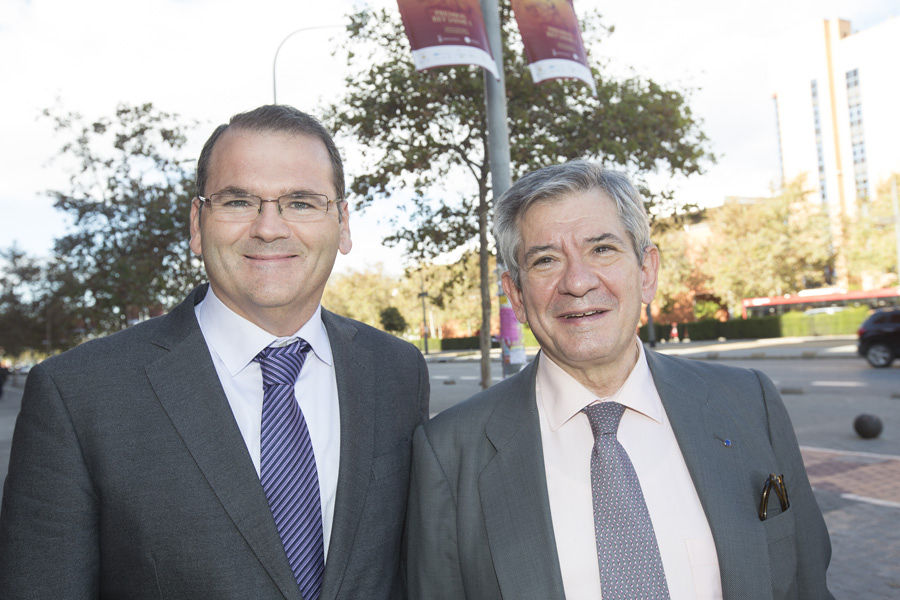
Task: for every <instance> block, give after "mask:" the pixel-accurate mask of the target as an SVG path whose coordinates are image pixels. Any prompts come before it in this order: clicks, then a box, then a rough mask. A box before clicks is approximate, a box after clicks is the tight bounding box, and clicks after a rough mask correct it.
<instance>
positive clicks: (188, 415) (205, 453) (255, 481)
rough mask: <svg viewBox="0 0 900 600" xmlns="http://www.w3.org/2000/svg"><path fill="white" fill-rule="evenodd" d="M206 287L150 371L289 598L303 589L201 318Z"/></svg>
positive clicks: (163, 340) (191, 447)
mask: <svg viewBox="0 0 900 600" xmlns="http://www.w3.org/2000/svg"><path fill="white" fill-rule="evenodd" d="M205 293H206V288H205V286H204V287H200V288H197V289H196V290H194V292H193V293H192V294H191V295H190V296H189V297H188V299H187V300H185V301H184V302H182V303H181V305H179V306H178V307H177V308H175V310H173V311H172V312H171V313H169V314H168V315H167V316H165V317H163V319H166V323H165V325H164V327H163V328H161V329H162V330H161V332H160V335H159V336H158V338H157V339H156V340H155V341H154V343H155V344H156V345H158V346H160V347H163V348H165V349H167V350H169V352H168V354H166V355H164V356H163V357H162V358H160V359H159V360H157V361H155V362H153V363H151V364H149V365H147V367H146V373H147V377H148V379H149V380H150V385H151V386H152V387H153V390H154V391H155V392H156V395H157V397H158V398H159V402H160V404H162V406H163V409H164V410H165V411H166V414H167V415H168V416H169V419H170V420H171V421H172V425H173V426H174V427H175V429H176V430H177V432H178V434H179V435H180V436H181V439H182V440H183V442H184V444H185V446H187V449H188V452H190V454H191V456H192V457H193V459H194V461H195V462H196V463H197V466H198V467H199V469H200V471H201V472H202V473H203V476H204V477H205V478H206V481H207V482H208V483H209V486H210V487H211V488H212V489H213V492H214V493H215V494H216V496H217V497H218V499H219V501H220V502H221V503H222V506H223V507H224V509H225V511H226V512H227V513H228V516H229V517H230V518H231V520H232V522H233V523H234V525H235V527H236V528H237V529H238V530H239V531H240V532H241V535H242V536H243V537H244V539H245V540H246V541H247V544H248V545H249V546H250V548H251V549H252V550H253V552H254V553H255V554H256V556H257V558H258V559H259V561H260V562H261V563H262V565H263V566H264V567H265V569H266V570H267V571H268V573H269V576H270V577H271V578H272V580H273V581H274V582H275V584H276V585H277V586H278V588H279V589H280V590H281V593H282V594H284V596H285V598H299V591H298V589H297V584H296V582H295V581H294V577H293V574H292V573H291V569H290V565H289V564H288V562H287V558H286V556H285V553H284V548H283V547H282V545H281V539H280V538H279V536H278V531H277V530H276V528H275V522H274V520H273V519H272V513H271V512H270V510H269V505H268V503H267V502H266V497H265V493H264V492H263V489H262V486H261V485H260V483H259V477H258V476H257V474H256V470H255V469H254V467H253V463H252V461H251V460H250V455H249V453H248V452H247V448H246V445H245V443H244V439H243V437H242V436H241V433H240V430H239V429H238V427H237V423H236V422H235V420H234V415H233V414H232V412H231V408H230V406H229V405H228V400H227V399H226V397H225V392H224V391H223V390H222V385H221V383H220V382H219V378H218V375H217V374H216V370H215V366H214V365H213V363H212V358H211V357H210V354H209V349H208V348H207V346H206V341H205V340H204V339H203V334H202V333H201V332H200V327H199V325H198V324H197V320H196V317H195V315H194V305H195V304H196V303H197V302H199V301H200V299H202V298H203V296H204V295H205Z"/></svg>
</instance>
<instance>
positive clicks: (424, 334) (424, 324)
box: [419, 292, 428, 354]
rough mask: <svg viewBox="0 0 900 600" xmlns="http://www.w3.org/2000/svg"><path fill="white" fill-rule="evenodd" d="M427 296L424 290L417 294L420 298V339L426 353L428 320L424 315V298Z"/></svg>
mask: <svg viewBox="0 0 900 600" xmlns="http://www.w3.org/2000/svg"><path fill="white" fill-rule="evenodd" d="M427 297H428V294H426V293H425V292H422V293H421V294H419V298H421V299H422V339H424V340H425V354H428V321H427V319H426V316H425V315H426V313H425V298H427Z"/></svg>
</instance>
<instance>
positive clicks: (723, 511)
mask: <svg viewBox="0 0 900 600" xmlns="http://www.w3.org/2000/svg"><path fill="white" fill-rule="evenodd" d="M647 358H648V361H649V364H650V370H651V372H652V374H653V379H654V382H655V384H656V388H657V390H658V391H659V395H660V397H661V398H662V402H663V405H664V406H665V409H666V414H667V415H668V417H669V420H670V422H671V424H672V428H673V430H674V432H675V436H676V438H677V440H678V444H679V446H680V447H681V451H682V453H683V455H684V460H685V463H687V467H688V470H689V472H690V474H691V477H692V479H693V481H694V485H695V487H696V489H697V493H698V494H699V496H700V501H701V503H702V505H703V509H704V511H705V513H706V516H707V519H708V521H709V526H710V529H711V530H712V535H713V539H714V540H715V544H716V550H717V554H718V560H719V568H720V571H721V576H722V590H723V593H724V598H725V599H726V600H727V599H737V598H740V599H747V600H751V599H752V600H757V599H758V600H763V599H766V600H769V599H788V598H790V599H796V598H803V599H809V600H822V599H826V598H831V595H830V594H829V593H828V591H827V590H826V589H825V569H826V568H827V566H828V561H829V558H830V555H831V546H830V542H829V539H828V533H827V531H826V529H825V523H824V521H823V519H822V515H821V512H820V511H819V508H818V506H817V505H816V501H815V498H814V497H813V494H812V490H811V488H810V485H809V480H808V479H807V477H806V471H805V470H804V468H803V463H802V460H801V457H800V451H799V448H798V446H797V441H796V438H795V436H794V432H793V429H792V427H791V424H790V420H789V418H788V415H787V412H786V411H785V408H784V405H783V403H782V401H781V398H780V396H779V395H778V392H777V391H776V390H775V388H774V386H773V385H772V382H771V381H770V380H769V379H768V378H767V377H766V376H765V375H763V374H761V373H758V372H756V371H749V370H746V369H735V368H731V367H724V366H721V365H715V364H706V363H700V362H696V361H689V360H682V359H677V358H672V357H668V356H664V355H661V354H657V353H655V352H647ZM536 372H537V360H535V361H534V362H532V364H531V365H529V366H528V367H526V368H525V369H524V370H523V371H522V372H521V373H519V374H517V375H516V376H514V377H512V378H510V379H508V380H505V381H503V382H501V383H499V384H497V385H495V386H494V387H492V388H490V389H488V390H486V391H484V392H482V393H481V394H479V395H477V396H475V397H474V398H472V399H470V400H469V401H467V402H466V403H463V404H460V405H457V406H455V407H454V408H451V409H449V410H447V411H445V412H443V413H441V414H440V415H438V416H437V417H435V418H434V419H433V420H432V421H430V422H428V423H427V424H426V425H424V426H423V427H420V428H419V429H418V430H417V431H416V435H415V437H414V440H413V469H412V481H411V483H410V501H409V509H408V510H409V516H408V519H407V533H406V536H407V537H406V552H407V557H408V560H407V562H408V566H407V570H408V583H409V595H410V598H411V599H414V600H418V599H422V600H426V599H427V600H441V599H447V600H450V599H453V600H458V599H461V598H470V599H477V600H489V599H492V598H507V599H509V598H512V599H515V600H531V599H533V600H552V599H555V598H564V591H563V584H562V576H561V574H560V569H559V558H558V556H557V552H556V540H555V538H554V533H553V524H552V521H551V515H550V504H549V499H548V496H547V485H546V478H545V474H544V460H543V454H542V450H541V438H540V435H541V434H540V425H539V422H538V415H537V408H536V401H535V375H536ZM723 440H731V441H732V443H731V444H730V445H729V446H726V445H725V444H724V443H723ZM769 473H778V474H781V473H783V474H784V477H785V482H786V485H787V487H788V493H789V495H790V500H791V506H790V508H789V509H788V510H787V511H785V512H784V513H781V514H779V512H780V506H778V502H777V499H776V498H775V495H774V493H773V494H772V500H773V501H772V502H770V505H769V506H770V516H769V518H768V520H766V521H760V520H759V516H758V510H757V509H758V504H759V500H760V495H761V491H762V488H763V484H764V482H765V480H766V478H767V477H768V474H769ZM773 515H774V516H773ZM586 526H588V527H591V526H592V525H591V524H587V525H586Z"/></svg>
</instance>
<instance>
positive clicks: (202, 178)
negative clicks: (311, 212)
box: [197, 104, 345, 214]
mask: <svg viewBox="0 0 900 600" xmlns="http://www.w3.org/2000/svg"><path fill="white" fill-rule="evenodd" d="M230 128H234V129H245V130H250V131H271V132H278V133H290V134H294V135H309V136H313V137H317V138H319V139H320V140H322V143H323V144H325V149H326V150H327V151H328V157H329V158H330V159H331V173H332V175H331V178H332V183H333V184H334V189H335V191H336V192H337V198H335V200H336V201H338V202H340V201H341V200H343V199H344V191H345V188H344V163H343V162H342V161H341V155H340V153H339V152H338V149H337V146H335V145H334V140H333V139H332V138H331V134H330V133H328V130H327V129H325V127H324V126H323V125H322V124H321V123H320V122H319V121H318V120H317V119H316V118H315V117H313V116H311V115H308V114H306V113H305V112H303V111H300V110H297V109H296V108H294V107H293V106H288V105H286V104H267V105H265V106H260V107H259V108H254V109H253V110H251V111H247V112H243V113H239V114H236V115H234V116H233V117H231V120H230V121H228V123H227V124H222V125H219V126H218V127H216V130H215V131H213V133H212V135H211V136H209V139H208V140H206V143H205V144H203V150H202V151H201V152H200V158H199V159H198V160H197V195H198V196H203V195H204V192H205V190H204V188H205V187H206V180H207V179H208V177H209V160H210V157H211V156H212V152H213V148H214V147H215V145H216V142H217V141H219V138H220V137H222V134H223V133H225V131H226V130H228V129H230ZM339 214H340V213H339Z"/></svg>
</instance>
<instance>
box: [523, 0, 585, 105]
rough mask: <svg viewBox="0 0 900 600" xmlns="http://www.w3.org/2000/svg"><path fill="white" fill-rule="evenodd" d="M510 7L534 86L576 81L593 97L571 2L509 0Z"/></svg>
mask: <svg viewBox="0 0 900 600" xmlns="http://www.w3.org/2000/svg"><path fill="white" fill-rule="evenodd" d="M512 7H513V12H514V13H515V15H516V23H517V24H518V26H519V33H520V34H521V35H522V41H523V42H524V44H525V54H526V56H527V57H528V68H529V69H530V70H531V77H532V78H533V79H534V81H535V83H537V82H540V81H544V80H547V79H562V78H569V79H579V80H581V81H583V82H585V83H586V84H588V85H589V86H590V87H591V90H592V91H593V92H594V93H595V94H596V93H597V88H596V85H595V84H594V78H593V76H592V75H591V69H590V67H588V63H587V54H586V53H585V51H584V43H583V42H582V40H581V29H580V28H579V27H578V19H577V18H576V17H575V7H574V6H573V5H572V0H512Z"/></svg>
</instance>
